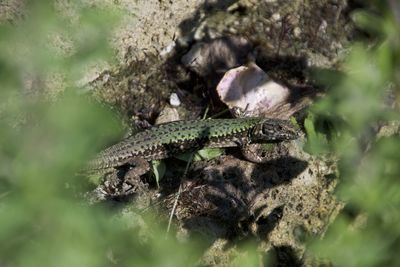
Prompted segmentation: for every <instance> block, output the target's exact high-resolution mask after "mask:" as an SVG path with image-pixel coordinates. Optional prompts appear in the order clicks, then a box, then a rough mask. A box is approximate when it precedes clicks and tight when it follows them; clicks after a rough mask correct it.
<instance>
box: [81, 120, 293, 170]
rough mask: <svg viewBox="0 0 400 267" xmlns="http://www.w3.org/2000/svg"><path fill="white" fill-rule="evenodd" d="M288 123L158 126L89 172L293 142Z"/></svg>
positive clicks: (110, 152) (114, 149)
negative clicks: (212, 150)
mask: <svg viewBox="0 0 400 267" xmlns="http://www.w3.org/2000/svg"><path fill="white" fill-rule="evenodd" d="M289 124H290V123H289V122H288V121H283V120H278V119H266V118H237V119H210V120H191V121H174V122H169V123H165V124H160V125H156V126H154V127H152V128H150V129H147V130H144V131H142V132H139V133H137V134H135V135H133V136H131V137H129V138H127V139H125V140H123V141H121V142H120V143H118V144H116V145H113V146H111V147H109V148H107V149H106V150H104V151H103V152H102V153H100V154H99V155H98V157H97V158H96V159H94V160H93V161H91V162H90V163H89V166H88V169H89V170H101V169H108V168H113V167H118V166H122V165H125V164H126V163H127V160H129V159H132V158H135V157H137V158H141V159H144V160H155V159H163V158H166V157H170V156H173V155H176V154H177V153H182V152H186V151H193V150H196V149H199V148H203V147H231V146H239V145H246V144H248V143H251V142H252V141H255V142H259V141H262V142H263V141H267V142H269V141H275V140H281V141H282V140H290V139H294V138H296V137H297V134H296V132H295V131H294V130H293V127H292V126H291V125H289Z"/></svg>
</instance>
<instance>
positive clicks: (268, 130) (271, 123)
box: [253, 119, 300, 142]
mask: <svg viewBox="0 0 400 267" xmlns="http://www.w3.org/2000/svg"><path fill="white" fill-rule="evenodd" d="M299 137H300V130H299V129H298V128H297V127H295V126H294V125H293V124H292V122H290V121H288V120H280V119H265V120H264V121H263V122H262V123H261V124H260V125H259V126H258V127H255V129H254V130H253V140H255V141H264V142H279V141H285V140H294V139H297V138H299Z"/></svg>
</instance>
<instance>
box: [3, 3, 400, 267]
mask: <svg viewBox="0 0 400 267" xmlns="http://www.w3.org/2000/svg"><path fill="white" fill-rule="evenodd" d="M30 2H31V3H30V4H29V5H28V6H27V7H26V14H25V16H24V19H23V20H22V21H18V22H17V23H16V24H15V25H10V24H3V25H2V26H1V27H0V49H1V51H2V52H1V53H0V86H1V89H0V90H1V91H0V99H1V100H0V101H1V102H0V129H1V131H0V164H1V166H0V266H109V265H111V264H115V265H118V266H123V265H130V266H131V265H133V264H135V265H137V266H188V265H194V264H196V263H197V262H198V259H199V257H200V254H201V253H202V249H199V248H201V247H202V244H201V243H197V242H196V241H194V240H193V241H185V242H176V241H175V240H174V239H173V238H168V239H166V238H165V232H166V226H165V224H162V223H159V222H154V221H152V218H148V219H146V225H147V227H146V229H147V232H146V234H145V235H143V233H142V232H141V231H142V228H141V227H139V225H143V222H141V221H137V220H138V218H136V217H134V216H133V217H132V216H131V215H129V214H127V215H126V216H121V217H120V218H115V217H114V216H113V212H112V209H110V207H94V206H90V207H88V206H86V205H84V204H82V200H81V195H82V193H83V192H85V190H86V189H87V186H88V184H87V181H83V180H82V177H78V176H76V172H77V171H78V170H79V168H80V167H81V165H82V163H83V162H85V161H86V160H87V158H89V157H90V156H91V155H93V153H95V151H98V150H99V148H100V147H102V146H103V145H104V143H105V142H107V140H110V139H112V138H116V137H117V136H119V135H120V134H121V126H120V125H119V123H118V122H117V121H118V120H117V119H116V118H115V117H114V116H113V115H112V114H111V113H110V112H109V111H108V110H106V109H105V108H104V107H100V106H99V105H97V104H96V103H93V101H91V100H90V99H86V97H85V96H83V95H81V94H79V93H78V92H79V88H76V80H79V79H80V78H82V77H80V76H79V75H81V73H83V71H82V70H83V69H84V67H85V66H86V65H87V64H90V62H92V61H96V60H99V59H109V58H108V57H109V56H110V55H111V54H112V53H111V52H110V49H109V48H108V47H107V45H106V44H107V43H108V42H107V40H108V39H107V38H108V37H109V32H110V31H111V30H112V27H113V25H115V24H114V23H115V22H116V21H117V20H116V18H117V17H118V16H117V14H116V13H115V14H112V13H110V10H107V11H106V12H105V11H104V10H102V9H101V8H93V7H90V8H88V7H86V6H85V5H79V4H76V6H74V7H73V9H72V11H73V12H72V13H73V14H74V15H73V16H72V17H61V16H60V15H59V13H58V12H56V11H55V10H53V8H52V7H53V5H52V4H50V3H48V2H46V1H30ZM78 2H79V1H78ZM383 2H385V3H389V2H390V1H387V2H386V1H382V2H379V1H377V3H378V4H377V5H375V6H374V9H373V11H374V12H367V11H360V12H358V13H356V14H354V19H355V21H356V22H358V23H359V25H360V27H362V28H363V29H364V30H365V32H366V33H367V34H368V36H369V39H368V41H369V42H370V40H371V39H372V40H373V43H374V44H373V45H372V46H371V45H369V44H365V43H364V44H363V43H360V44H356V45H355V46H354V47H353V48H352V49H351V52H350V54H349V56H348V59H347V61H346V62H345V63H344V65H343V68H342V69H341V71H340V72H335V73H332V72H323V73H321V74H320V75H319V77H320V80H321V82H322V83H323V84H324V86H326V87H328V89H329V90H328V95H329V97H327V98H326V99H324V100H323V101H321V102H320V103H318V104H317V105H316V106H315V107H313V110H312V112H313V117H312V118H310V119H308V121H307V125H308V126H307V125H306V126H307V127H306V128H307V130H308V134H309V136H310V138H309V142H308V149H309V151H311V152H312V153H316V154H321V155H323V154H327V153H330V154H332V153H333V154H336V155H338V157H339V159H340V160H339V164H340V173H339V179H340V183H339V189H338V192H337V193H338V196H339V197H340V198H342V199H343V200H344V201H345V202H346V203H347V204H346V208H345V210H344V211H343V213H342V214H341V215H340V217H339V218H338V219H337V220H336V222H335V223H334V224H333V225H332V226H331V227H330V229H329V231H328V233H327V234H326V235H325V237H324V238H322V239H320V238H316V239H315V240H310V243H311V246H312V249H313V253H314V255H315V256H316V257H319V258H321V259H326V260H327V261H330V262H333V263H334V264H336V265H337V266H382V265H389V266H399V265H400V262H399V261H400V259H399V257H397V252H398V251H399V250H400V224H399V223H398V222H399V221H400V210H399V209H398V207H400V180H399V178H400V165H399V164H398V163H399V162H400V152H399V151H400V142H399V136H398V135H396V136H385V133H382V132H380V134H379V135H380V137H379V138H377V139H376V138H375V136H376V134H375V132H376V130H377V129H378V128H379V125H384V123H383V122H394V121H399V120H400V118H399V114H398V113H396V112H393V111H392V110H391V109H389V108H385V106H384V105H383V103H385V101H386V102H388V101H387V98H389V102H390V101H397V102H398V94H399V85H400V30H399V28H400V27H399V23H400V21H399V18H398V17H397V18H396V12H400V11H399V10H397V11H396V10H395V9H394V8H393V7H390V6H389V5H388V4H383ZM397 8H400V7H399V5H397ZM113 22H114V23H113ZM60 38H61V39H63V43H66V44H69V46H68V49H63V50H62V51H60V50H59V49H57V48H58V46H57V44H58V42H57V41H54V40H59V39H60ZM65 51H67V53H66V54H65V53H64V52H65ZM49 75H50V76H51V77H54V75H55V76H57V77H61V78H60V80H61V81H62V82H61V83H60V84H61V85H58V86H59V87H62V88H66V89H65V90H64V89H60V90H61V91H63V92H62V93H60V94H61V96H60V97H58V98H57V100H55V101H51V102H49V101H45V100H44V99H42V97H43V94H40V92H41V89H42V88H47V87H50V88H51V86H48V85H47V84H46V81H47V79H48V78H49ZM389 89H390V90H391V93H388V90H389ZM38 92H39V93H38ZM46 95H49V94H48V92H47V93H46ZM388 95H389V96H388ZM389 124H390V123H389ZM390 125H392V124H390ZM386 135H389V134H386ZM135 225H137V227H135ZM244 262H245V263H246V264H247V265H251V264H253V265H257V264H258V262H259V261H258V258H257V256H256V255H255V252H254V251H249V253H248V257H245V258H238V259H236V261H235V263H236V264H237V265H238V266H243V265H244Z"/></svg>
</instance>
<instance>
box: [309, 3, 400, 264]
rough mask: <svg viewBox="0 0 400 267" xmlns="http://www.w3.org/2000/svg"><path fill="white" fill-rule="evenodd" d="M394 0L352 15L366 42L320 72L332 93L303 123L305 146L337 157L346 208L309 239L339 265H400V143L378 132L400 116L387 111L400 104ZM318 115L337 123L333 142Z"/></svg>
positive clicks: (399, 36)
mask: <svg viewBox="0 0 400 267" xmlns="http://www.w3.org/2000/svg"><path fill="white" fill-rule="evenodd" d="M392 2H393V3H391V4H395V5H394V6H395V8H397V10H396V9H393V6H389V3H390V1H379V3H376V5H372V6H371V10H369V11H368V10H361V11H359V12H354V13H353V19H354V21H355V22H356V23H357V24H358V25H359V27H360V28H362V29H363V30H364V31H365V33H367V34H368V36H369V39H368V43H369V44H367V45H366V44H362V43H358V44H355V45H354V46H353V48H352V49H351V52H350V55H349V56H348V58H347V60H346V62H345V63H344V64H343V67H342V70H341V72H336V73H333V72H331V73H323V74H322V75H320V77H323V78H322V79H321V82H322V83H323V84H324V85H325V86H327V87H330V90H329V92H328V97H327V98H325V99H324V100H322V101H321V102H319V103H318V104H317V105H315V106H314V107H313V113H314V115H313V117H312V118H311V119H310V120H309V121H306V122H307V124H308V126H307V125H306V129H307V131H308V133H309V144H308V148H309V149H310V150H311V151H314V152H318V153H321V152H325V153H332V152H334V153H335V154H336V155H338V156H339V170H340V183H339V188H338V192H337V193H338V196H339V197H340V198H341V199H342V200H343V201H345V203H346V207H345V209H344V211H343V212H342V213H341V215H340V216H339V218H338V219H336V221H335V223H334V224H333V225H331V226H330V228H329V230H328V232H327V234H326V235H325V236H324V238H322V239H321V240H314V241H313V242H312V249H313V251H314V252H315V254H316V255H317V256H319V257H321V258H329V259H330V261H331V262H333V263H334V265H335V266H399V265H400V259H399V257H398V251H400V227H399V221H400V210H399V209H398V207H400V180H399V178H400V164H399V163H400V140H399V135H398V133H397V134H395V135H391V136H390V135H389V136H388V135H387V134H386V136H385V134H384V131H381V132H380V133H379V134H376V133H377V132H379V130H378V129H379V128H380V127H379V126H382V125H389V128H390V127H392V128H394V129H396V122H397V123H398V122H399V121H400V116H399V114H398V112H395V111H393V110H392V109H390V108H389V105H390V102H392V104H393V102H396V101H397V105H398V101H399V86H400V21H399V19H400V18H399V17H396V12H400V4H398V2H396V1H392ZM396 3H397V4H396ZM397 14H398V13H397ZM371 43H372V45H371ZM385 103H386V106H385ZM321 120H322V121H324V122H325V123H324V125H325V126H326V125H330V126H332V127H330V132H329V135H326V136H327V139H328V140H329V145H328V146H327V143H326V142H325V140H324V139H322V140H321V138H319V137H320V135H321V134H322V133H324V132H325V131H326V127H314V124H313V123H315V125H317V124H319V125H320V126H321ZM315 128H317V129H319V130H320V134H317V133H315V131H316V130H315ZM389 128H387V129H389ZM389 131H390V130H389ZM394 132H395V131H394ZM377 135H378V137H377Z"/></svg>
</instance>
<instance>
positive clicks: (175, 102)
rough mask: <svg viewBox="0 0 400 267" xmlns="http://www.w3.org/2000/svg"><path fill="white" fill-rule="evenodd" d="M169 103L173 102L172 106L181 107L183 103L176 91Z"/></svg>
mask: <svg viewBox="0 0 400 267" xmlns="http://www.w3.org/2000/svg"><path fill="white" fill-rule="evenodd" d="M169 103H170V104H171V106H174V107H179V106H180V105H181V100H180V99H179V97H178V95H177V94H176V93H172V94H171V95H170V96H169Z"/></svg>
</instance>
